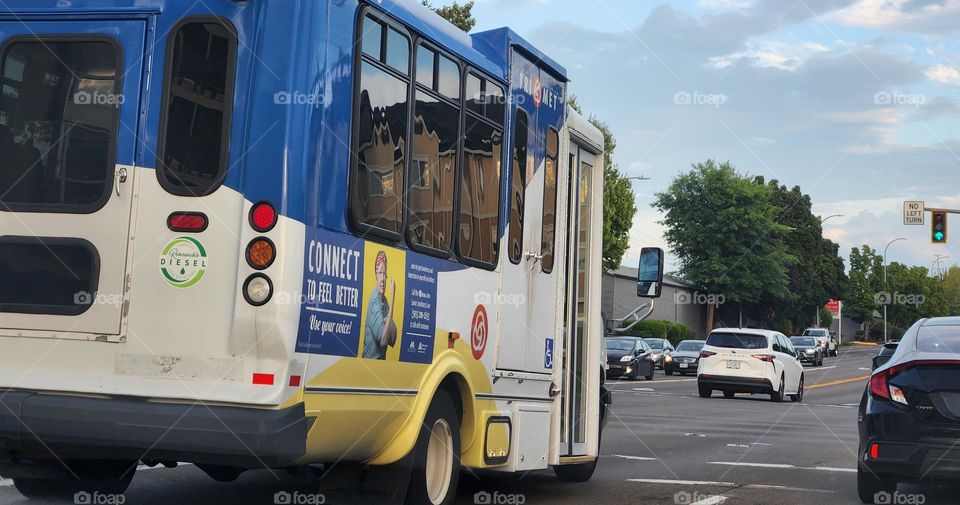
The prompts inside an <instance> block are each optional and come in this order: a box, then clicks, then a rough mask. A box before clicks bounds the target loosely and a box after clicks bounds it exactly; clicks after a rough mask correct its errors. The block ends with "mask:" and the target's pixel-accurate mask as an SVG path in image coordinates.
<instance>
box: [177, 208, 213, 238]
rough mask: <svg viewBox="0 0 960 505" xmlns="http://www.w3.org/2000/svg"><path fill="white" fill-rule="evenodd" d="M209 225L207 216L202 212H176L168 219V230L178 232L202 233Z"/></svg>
mask: <svg viewBox="0 0 960 505" xmlns="http://www.w3.org/2000/svg"><path fill="white" fill-rule="evenodd" d="M207 224H208V221H207V216H206V214H203V213H200V212H174V213H173V214H170V216H169V217H167V228H170V230H171V231H176V232H188V233H200V232H202V231H204V230H206V229H207Z"/></svg>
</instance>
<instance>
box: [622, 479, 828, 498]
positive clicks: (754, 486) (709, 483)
mask: <svg viewBox="0 0 960 505" xmlns="http://www.w3.org/2000/svg"><path fill="white" fill-rule="evenodd" d="M627 482H639V483H641V484H676V485H679V486H714V487H740V488H744V489H776V490H779V491H801V492H804V493H828V494H833V491H827V490H823V489H806V488H802V487H787V486H774V485H770V484H746V485H743V486H738V485H737V484H734V483H733V482H716V481H708V480H670V479H627Z"/></svg>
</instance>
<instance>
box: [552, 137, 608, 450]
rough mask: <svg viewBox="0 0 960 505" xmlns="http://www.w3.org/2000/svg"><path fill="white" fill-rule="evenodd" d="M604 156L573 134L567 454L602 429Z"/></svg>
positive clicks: (564, 412) (586, 446) (563, 357)
mask: <svg viewBox="0 0 960 505" xmlns="http://www.w3.org/2000/svg"><path fill="white" fill-rule="evenodd" d="M602 162H603V160H602V159H599V158H598V157H597V156H596V155H595V154H593V153H591V152H589V151H587V150H586V149H584V148H582V147H580V146H579V145H577V144H576V143H575V142H574V141H573V140H572V139H571V142H570V152H569V154H568V160H567V167H566V168H567V173H568V176H569V180H570V187H569V200H568V203H569V205H568V207H567V226H568V229H567V243H566V249H567V256H566V258H567V261H566V264H565V265H563V266H562V267H564V268H566V271H567V275H566V284H565V289H564V303H563V306H564V314H565V327H564V332H563V334H564V339H563V343H562V346H563V352H562V353H561V354H559V357H558V359H559V360H560V361H561V363H562V365H561V366H562V374H561V376H562V380H563V382H564V383H563V386H562V389H561V391H562V395H561V417H560V424H561V447H560V455H561V456H583V455H588V454H589V453H588V451H589V450H590V449H594V451H591V452H594V453H595V449H596V447H595V446H593V447H590V445H591V443H592V444H597V443H598V441H596V440H591V436H592V435H591V434H594V433H598V432H599V424H598V423H599V415H598V414H599V412H598V409H599V403H598V397H597V395H599V388H600V384H599V380H600V377H599V371H600V370H602V368H601V366H602V365H601V364H600V358H599V355H598V353H599V351H598V349H599V341H600V338H602V335H601V334H600V332H601V331H602V326H603V325H602V323H600V321H601V318H600V312H599V309H600V308H599V296H600V292H599V279H598V278H597V276H598V275H599V274H600V272H601V260H600V254H601V253H600V241H601V240H602V238H603V237H602V233H601V232H600V231H601V230H602V229H603V226H602V215H601V208H600V202H602V196H601V195H602V193H601V191H602V184H603V179H602V177H601V175H600V174H601V173H602V172H601V171H600V169H599V164H600V163H602Z"/></svg>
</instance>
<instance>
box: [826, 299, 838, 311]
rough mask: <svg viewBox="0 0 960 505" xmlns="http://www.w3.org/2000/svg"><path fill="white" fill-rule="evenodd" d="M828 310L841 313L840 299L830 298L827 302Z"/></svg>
mask: <svg viewBox="0 0 960 505" xmlns="http://www.w3.org/2000/svg"><path fill="white" fill-rule="evenodd" d="M826 307H827V310H829V311H830V312H833V313H834V314H839V313H840V300H830V301H829V302H827V305H826Z"/></svg>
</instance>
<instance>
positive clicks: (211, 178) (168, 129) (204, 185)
mask: <svg viewBox="0 0 960 505" xmlns="http://www.w3.org/2000/svg"><path fill="white" fill-rule="evenodd" d="M170 41H171V43H170V46H169V47H168V49H167V52H168V56H167V70H166V72H167V74H166V77H165V86H166V90H165V96H164V108H163V111H162V115H163V118H162V120H161V124H160V139H159V146H158V149H157V152H158V153H160V154H159V155H158V157H157V158H158V159H157V176H158V177H159V179H160V183H161V185H162V186H163V187H164V188H165V189H166V190H167V191H169V192H170V193H173V194H175V195H179V196H204V195H209V194H210V193H213V192H214V191H215V190H216V189H217V188H219V187H220V185H221V184H222V183H223V180H224V178H225V177H226V175H227V174H226V172H227V161H228V157H229V147H230V146H229V144H230V112H231V108H232V107H233V87H234V74H235V72H236V59H237V35H236V31H235V30H234V28H233V27H232V26H230V25H229V22H228V21H225V20H219V19H210V18H203V19H197V20H190V19H188V20H187V21H186V22H183V23H181V24H180V25H179V27H178V28H176V29H175V31H174V32H173V34H172V35H171V36H170Z"/></svg>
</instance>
